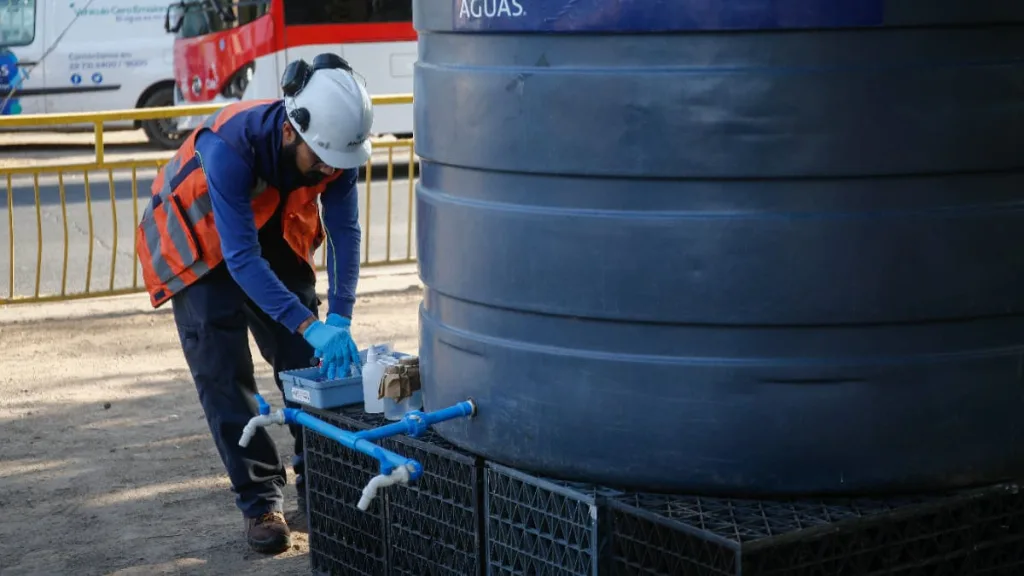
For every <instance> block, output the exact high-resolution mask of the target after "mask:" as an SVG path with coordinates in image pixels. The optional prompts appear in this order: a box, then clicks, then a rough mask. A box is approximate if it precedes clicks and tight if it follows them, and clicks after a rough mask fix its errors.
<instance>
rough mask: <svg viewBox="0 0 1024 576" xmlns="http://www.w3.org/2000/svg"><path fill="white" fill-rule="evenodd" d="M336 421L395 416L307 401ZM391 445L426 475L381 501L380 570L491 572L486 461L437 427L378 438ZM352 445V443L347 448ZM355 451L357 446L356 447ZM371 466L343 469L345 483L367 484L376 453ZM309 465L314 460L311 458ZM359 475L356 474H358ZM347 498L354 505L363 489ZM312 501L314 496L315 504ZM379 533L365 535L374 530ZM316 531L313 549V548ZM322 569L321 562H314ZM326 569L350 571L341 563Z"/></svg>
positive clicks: (352, 425)
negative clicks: (486, 551) (318, 405)
mask: <svg viewBox="0 0 1024 576" xmlns="http://www.w3.org/2000/svg"><path fill="white" fill-rule="evenodd" d="M304 410H305V411H307V412H308V413H309V414H311V415H313V416H316V417H318V418H320V419H322V420H324V421H326V422H329V423H331V424H334V425H335V426H338V427H341V428H346V429H349V430H351V429H357V428H358V429H365V428H368V427H377V426H382V425H385V424H389V423H391V422H390V421H388V420H386V419H384V418H383V417H382V416H381V415H370V414H365V413H363V412H362V406H361V405H359V406H352V407H348V408H343V409H340V410H327V411H325V410H317V409H313V408H308V407H307V408H304ZM377 444H378V445H379V446H381V447H382V448H385V449H387V450H392V451H394V452H397V453H398V454H401V455H403V456H407V457H409V458H413V459H415V460H417V461H419V462H420V464H422V465H423V475H422V476H420V478H419V480H418V481H416V482H415V483H413V484H411V485H410V486H399V485H393V486H388V487H385V488H382V489H381V490H380V491H379V492H378V494H377V498H376V499H375V501H374V506H375V507H376V506H382V508H381V510H382V516H381V517H382V518H383V523H384V537H383V539H382V540H381V541H382V542H383V543H384V545H385V548H384V554H383V555H382V556H379V558H381V559H384V561H383V567H382V568H381V569H382V570H383V572H377V573H381V574H394V575H408V576H412V575H416V576H421V575H423V576H471V575H473V574H481V575H482V574H484V573H485V572H484V553H483V541H484V524H483V517H482V511H483V461H482V460H481V459H480V458H479V457H477V456H474V455H472V454H469V453H466V452H464V451H462V450H459V449H458V448H456V447H455V446H453V445H451V444H449V443H448V442H446V441H445V440H444V439H442V438H441V437H440V436H438V435H437V434H435V433H434V432H432V431H428V432H427V433H426V434H424V435H423V436H421V437H420V438H410V437H408V436H404V435H400V436H393V437H391V438H386V439H384V440H379V441H377ZM343 450H346V451H347V449H343ZM349 452H351V451H349ZM368 465H369V466H370V468H369V470H371V471H372V474H371V473H367V471H366V470H365V469H364V467H363V466H362V465H361V466H360V467H359V468H358V469H354V470H338V471H336V474H337V476H336V477H337V479H338V482H339V483H340V484H342V485H348V484H349V483H356V484H358V483H361V485H360V487H359V489H360V490H362V486H364V485H365V484H366V481H368V480H369V479H370V478H371V477H372V476H373V475H376V474H377V473H378V472H379V468H378V464H377V462H376V460H372V459H371V460H370V461H369V463H368ZM307 466H308V465H307ZM353 476H354V477H355V478H357V479H356V480H350V478H351V477H353ZM349 498H350V501H349V502H346V504H347V505H348V508H345V509H343V511H344V512H345V513H348V512H349V511H351V512H352V513H356V514H364V515H365V514H367V513H369V512H372V511H373V510H374V509H375V508H371V509H370V510H368V511H367V512H360V511H359V510H358V508H356V507H355V504H356V502H357V501H358V494H353V495H352V496H350V497H349ZM310 507H311V508H312V503H311V504H310ZM376 534H377V532H375V531H371V533H367V534H363V536H368V537H372V536H375V535H376ZM313 552H314V550H313V539H312V532H311V534H310V553H311V555H312V554H313ZM314 568H315V567H314ZM322 573H323V574H332V575H333V574H350V573H353V572H351V571H344V570H335V571H327V572H322Z"/></svg>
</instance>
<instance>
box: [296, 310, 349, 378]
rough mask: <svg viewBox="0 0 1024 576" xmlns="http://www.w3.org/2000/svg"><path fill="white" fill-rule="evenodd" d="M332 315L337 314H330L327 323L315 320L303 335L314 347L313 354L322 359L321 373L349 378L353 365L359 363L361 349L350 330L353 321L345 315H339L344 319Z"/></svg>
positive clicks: (328, 376)
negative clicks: (353, 339)
mask: <svg viewBox="0 0 1024 576" xmlns="http://www.w3.org/2000/svg"><path fill="white" fill-rule="evenodd" d="M331 316H337V315H336V314H331V315H329V316H328V317H327V322H328V323H327V324H325V323H323V322H321V321H319V320H317V321H315V322H313V323H312V324H310V325H309V327H307V328H306V330H305V332H303V333H302V337H303V338H305V339H306V342H309V345H310V346H312V347H313V350H314V351H313V355H314V356H316V357H317V358H320V359H321V360H322V362H321V363H320V374H322V375H326V376H327V378H329V379H331V380H333V379H335V378H347V377H348V376H349V372H350V370H351V366H352V365H353V364H355V365H356V366H358V365H359V350H358V349H357V348H356V343H355V342H353V341H352V333H351V332H350V331H349V326H350V325H351V322H350V321H349V320H348V319H347V318H344V317H339V318H341V320H342V321H339V320H338V319H337V318H331Z"/></svg>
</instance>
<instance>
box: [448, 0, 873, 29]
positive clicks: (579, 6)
mask: <svg viewBox="0 0 1024 576" xmlns="http://www.w3.org/2000/svg"><path fill="white" fill-rule="evenodd" d="M452 1H453V2H454V3H455V7H454V11H453V14H454V22H453V29H454V30H463V31H477V32H634V33H635V32H671V31H692V30H759V29H780V28H845V27H858V26H879V25H881V24H882V23H883V20H884V16H885V0H452Z"/></svg>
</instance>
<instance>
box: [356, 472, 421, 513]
mask: <svg viewBox="0 0 1024 576" xmlns="http://www.w3.org/2000/svg"><path fill="white" fill-rule="evenodd" d="M398 483H402V484H409V468H408V467H407V466H399V467H398V468H395V469H394V470H393V471H392V472H391V474H386V475H385V474H378V475H376V476H374V477H373V478H371V479H370V481H369V482H368V483H367V484H366V488H363V495H362V497H360V498H359V504H358V505H357V506H358V507H359V509H360V510H362V511H364V512H365V511H366V509H367V508H369V507H370V502H373V499H374V498H375V497H376V496H377V489H378V488H383V487H384V486H390V485H392V484H398Z"/></svg>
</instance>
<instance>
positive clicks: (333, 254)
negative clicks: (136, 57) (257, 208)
mask: <svg viewBox="0 0 1024 576" xmlns="http://www.w3.org/2000/svg"><path fill="white" fill-rule="evenodd" d="M278 126H279V125H278ZM268 144H269V145H270V146H279V142H278V141H277V139H270V141H269V142H268ZM196 154H197V155H198V156H199V159H200V162H201V165H202V169H203V171H204V173H205V175H206V180H207V185H208V187H209V194H210V200H211V203H212V204H213V217H214V221H215V222H216V225H217V231H218V234H219V236H220V242H221V248H222V250H223V253H224V260H225V262H226V264H227V268H228V271H229V272H230V274H231V276H232V277H233V278H234V279H235V281H236V282H238V284H239V286H241V288H242V290H243V291H244V292H245V293H246V295H247V296H249V298H251V299H252V300H253V302H255V303H256V305H257V306H259V307H260V308H261V309H262V310H263V311H264V312H266V313H267V315H268V316H270V317H271V318H273V319H274V320H276V321H278V322H280V323H281V324H283V325H284V326H285V327H287V328H288V329H289V330H290V331H292V332H295V331H297V329H298V327H299V325H300V324H302V322H303V321H305V320H306V319H307V318H309V317H310V316H311V314H310V312H309V309H307V308H306V307H305V306H304V305H303V304H302V302H301V301H300V300H299V298H298V297H297V296H296V295H295V294H293V293H292V292H291V291H289V290H288V289H287V288H286V287H285V285H284V284H283V283H282V282H281V280H280V279H279V278H278V277H277V275H275V274H274V272H273V271H272V270H271V269H270V265H269V263H268V262H267V260H266V259H264V258H263V257H262V254H261V250H260V243H259V237H258V231H257V229H256V222H255V218H254V216H253V212H252V204H251V202H252V201H251V198H250V191H251V190H252V187H253V186H254V184H255V182H256V177H257V173H256V170H255V169H254V166H253V164H254V162H253V161H254V160H256V161H259V160H264V162H266V160H265V159H262V158H256V157H254V158H248V159H247V158H245V157H243V155H242V154H241V153H239V151H238V150H236V149H235V148H233V147H232V146H231V145H229V144H228V143H227V142H225V141H224V139H222V138H221V137H220V136H218V135H217V134H215V133H212V132H203V133H202V134H201V135H200V137H199V138H197V139H196ZM269 154H270V156H271V157H273V158H274V160H275V161H276V159H277V157H279V155H278V154H276V153H274V152H270V153H269ZM275 164H276V162H275ZM263 172H267V171H266V170H264V171H263ZM269 172H270V173H264V174H260V176H269V177H270V179H271V180H270V183H271V184H272V185H275V186H278V187H285V188H286V189H290V188H294V187H295V186H294V185H290V184H289V182H290V181H294V180H295V175H294V174H278V173H277V168H276V167H275V168H274V169H273V170H271V171H269ZM357 175H358V173H357V171H355V170H349V171H346V172H345V173H343V174H342V176H341V177H340V178H338V179H337V180H334V181H333V182H331V183H330V184H328V186H327V189H326V190H325V191H324V192H323V194H321V195H320V202H321V205H322V218H323V225H324V229H325V231H326V235H327V239H326V241H325V244H326V250H327V278H328V292H327V301H328V313H335V314H340V315H342V316H346V317H349V318H351V316H352V308H353V306H354V304H355V291H356V284H357V282H358V280H359V246H360V240H361V231H360V227H359V198H358V192H357V187H356V178H357ZM273 180H278V182H274V181H273Z"/></svg>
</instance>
